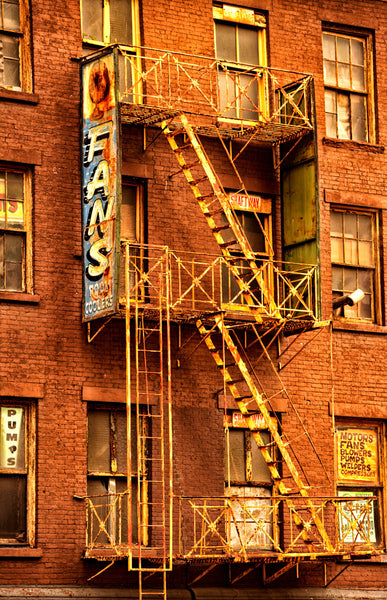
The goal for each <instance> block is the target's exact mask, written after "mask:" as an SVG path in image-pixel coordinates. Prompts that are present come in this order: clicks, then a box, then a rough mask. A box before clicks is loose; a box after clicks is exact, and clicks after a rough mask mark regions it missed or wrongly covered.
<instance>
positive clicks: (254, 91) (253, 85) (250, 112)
mask: <svg viewBox="0 0 387 600" xmlns="http://www.w3.org/2000/svg"><path fill="white" fill-rule="evenodd" d="M244 90H245V91H244ZM237 93H238V94H240V106H241V114H240V117H241V118H242V119H249V120H255V121H256V120H257V119H258V115H259V106H258V83H257V80H256V79H255V78H254V77H251V76H250V75H242V74H241V75H240V76H239V88H238V90H237Z"/></svg>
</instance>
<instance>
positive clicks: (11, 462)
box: [0, 406, 25, 470]
mask: <svg viewBox="0 0 387 600" xmlns="http://www.w3.org/2000/svg"><path fill="white" fill-rule="evenodd" d="M24 419H25V416H24V409H23V408H22V407H16V406H2V407H1V411H0V421H1V429H0V430H1V437H0V468H1V469H18V470H23V469H24V468H25V421H24Z"/></svg>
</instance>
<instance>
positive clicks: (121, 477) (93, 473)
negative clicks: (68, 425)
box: [86, 403, 149, 546]
mask: <svg viewBox="0 0 387 600" xmlns="http://www.w3.org/2000/svg"><path fill="white" fill-rule="evenodd" d="M133 411H134V407H132V412H133ZM91 412H102V413H108V415H109V448H110V458H109V462H110V471H109V472H107V471H99V470H96V469H91V470H90V469H89V436H90V431H89V415H90V413H91ZM112 413H120V414H121V415H124V416H125V421H126V440H125V445H126V444H127V439H128V438H127V435H128V434H127V428H128V419H127V410H126V407H125V406H123V405H122V404H115V403H111V404H109V405H106V404H102V403H101V404H99V403H95V404H92V403H90V405H89V406H88V409H87V474H86V478H87V495H88V496H89V487H88V486H89V481H93V480H97V479H109V480H110V479H114V480H115V481H116V482H117V481H121V482H122V481H124V482H125V487H126V490H127V489H128V484H129V474H128V468H127V467H128V462H127V457H128V449H127V447H126V456H125V459H126V460H125V470H124V471H120V472H118V471H115V470H114V468H115V466H114V464H113V462H114V460H115V459H116V457H115V456H114V452H113V454H112V449H113V447H114V444H115V441H114V435H113V434H112V429H111V418H110V415H111V414H112ZM132 420H133V419H132ZM141 427H143V428H144V432H146V428H147V427H148V420H147V418H146V415H145V413H144V414H143V415H142V418H141ZM145 435H146V434H144V436H143V439H145ZM137 475H138V474H137V471H136V470H135V469H133V468H132V472H131V474H130V479H131V481H132V483H133V482H135V484H136V486H137V485H138V476H137ZM148 487H149V486H148V477H147V473H143V474H142V477H141V494H142V500H143V505H142V507H143V508H142V510H143V514H142V518H141V535H142V543H141V545H142V546H147V545H148V535H149V533H148V524H149V510H148V501H149V496H148V493H149V489H148ZM114 494H117V495H118V494H120V492H119V491H118V490H117V485H115V490H114V491H112V490H110V489H107V490H106V494H104V495H106V497H109V496H110V495H114ZM90 497H92V495H91V496H90ZM133 502H137V497H132V503H133ZM136 507H137V505H136ZM136 507H133V508H132V517H131V518H132V519H133V515H136V514H137V508H136ZM128 509H129V504H128ZM134 509H135V510H134ZM115 518H116V517H115V513H114V511H113V512H112V515H111V518H110V517H109V523H110V521H112V523H113V524H111V526H113V527H115ZM127 518H128V520H129V515H127ZM109 523H108V525H109ZM115 533H116V532H113V533H112V534H111V535H112V538H113V539H115ZM136 533H137V530H136ZM125 543H128V542H127V541H126V542H125ZM136 543H137V541H136ZM108 545H109V544H106V546H108Z"/></svg>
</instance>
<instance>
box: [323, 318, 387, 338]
mask: <svg viewBox="0 0 387 600" xmlns="http://www.w3.org/2000/svg"><path fill="white" fill-rule="evenodd" d="M332 327H333V329H335V330H342V331H354V332H360V333H378V334H382V335H387V327H384V326H383V325H376V323H367V322H365V321H356V322H355V321H345V320H342V321H341V320H339V319H333V320H332Z"/></svg>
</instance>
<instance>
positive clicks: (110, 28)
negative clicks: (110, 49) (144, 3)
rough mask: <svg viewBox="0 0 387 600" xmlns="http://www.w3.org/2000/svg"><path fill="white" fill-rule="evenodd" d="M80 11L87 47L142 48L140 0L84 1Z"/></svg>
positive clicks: (82, 0)
mask: <svg viewBox="0 0 387 600" xmlns="http://www.w3.org/2000/svg"><path fill="white" fill-rule="evenodd" d="M81 12H82V37H83V41H84V42H85V43H86V44H87V45H90V46H108V45H109V44H122V45H124V46H134V45H139V39H138V31H139V29H138V25H137V24H138V1H137V0H81Z"/></svg>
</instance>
